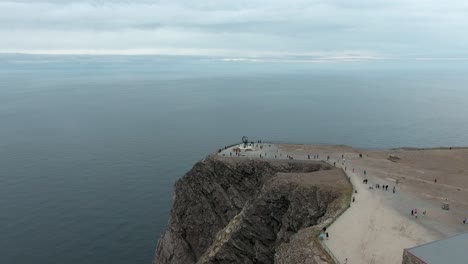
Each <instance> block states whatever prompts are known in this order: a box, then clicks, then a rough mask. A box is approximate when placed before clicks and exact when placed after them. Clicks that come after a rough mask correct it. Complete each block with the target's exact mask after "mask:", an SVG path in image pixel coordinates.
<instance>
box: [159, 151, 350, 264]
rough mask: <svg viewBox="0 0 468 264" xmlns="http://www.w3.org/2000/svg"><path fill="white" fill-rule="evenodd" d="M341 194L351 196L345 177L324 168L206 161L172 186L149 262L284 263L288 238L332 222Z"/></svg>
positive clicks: (291, 163)
mask: <svg viewBox="0 0 468 264" xmlns="http://www.w3.org/2000/svg"><path fill="white" fill-rule="evenodd" d="M348 189H349V190H348ZM344 190H348V192H350V186H349V184H348V183H347V181H346V180H345V176H344V175H343V173H342V172H341V171H339V170H337V169H332V168H331V167H329V166H328V165H326V164H324V163H318V162H310V161H309V162H299V161H275V162H267V161H260V160H248V159H229V158H219V157H211V158H208V159H206V160H204V161H203V162H199V163H197V164H196V165H195V166H194V167H193V168H192V170H191V171H189V172H188V173H187V174H186V175H185V176H184V177H183V178H182V179H180V180H179V181H178V182H177V183H176V188H175V197H174V205H173V208H172V210H171V216H170V221H169V228H168V230H167V231H166V232H165V234H164V235H163V236H162V237H161V239H160V241H159V244H158V247H157V251H156V256H155V260H154V262H155V263H158V264H159V263H160V264H166V263H171V264H178V263H184V264H189V263H274V262H275V255H276V258H277V260H280V259H285V258H282V257H281V252H288V243H289V242H290V239H291V237H292V236H293V235H295V234H296V233H298V232H299V231H300V230H302V229H304V228H307V227H310V226H314V225H317V224H319V223H321V222H323V220H324V219H327V218H330V217H331V216H332V215H333V214H334V212H336V211H337V210H338V209H339V208H341V206H342V204H343V201H345V199H344V198H345V196H346V192H344ZM306 240H307V239H306ZM309 242H310V241H309ZM280 246H281V247H282V249H283V250H282V251H277V249H278V248H279V247H280ZM288 254H289V253H288ZM317 259H322V260H323V259H324V258H323V257H322V258H317ZM277 262H278V263H279V262H280V261H277ZM304 263H305V262H304ZM307 263H309V262H307ZM310 263H321V262H310ZM322 263H326V262H322Z"/></svg>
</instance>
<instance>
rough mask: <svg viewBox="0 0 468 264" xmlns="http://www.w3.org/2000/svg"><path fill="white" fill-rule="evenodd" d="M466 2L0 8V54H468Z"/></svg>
mask: <svg viewBox="0 0 468 264" xmlns="http://www.w3.org/2000/svg"><path fill="white" fill-rule="evenodd" d="M466 14H468V2H467V1H464V0H447V1H439V0H437V1H436V0H412V1H408V0H394V1H383V0H354V1H347V0H328V1H325V0H316V1H313V0H308V1H305V0H289V1H279V0H268V1H267V0H238V1H227V0H197V1H189V0H172V1H166V0H160V1H146V0H140V1H124V0H121V1H118V0H100V1H74V0H63V1H59V0H49V1H43V0H30V1H27V0H22V1H21V0H20V1H12V0H7V1H0V39H1V41H0V52H2V53H34V54H122V55H133V54H137V55H139V54H162V55H203V56H221V57H274V58H282V57H293V58H302V59H306V60H307V59H325V60H349V59H351V60H356V59H364V60H367V59H382V58H387V59H388V58H466V57H468V49H467V48H466V47H468V34H466V32H468V16H467V15H466Z"/></svg>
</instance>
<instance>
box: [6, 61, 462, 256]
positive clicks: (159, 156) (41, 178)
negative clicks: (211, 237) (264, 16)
mask: <svg viewBox="0 0 468 264" xmlns="http://www.w3.org/2000/svg"><path fill="white" fill-rule="evenodd" d="M467 69H468V63H467V62H464V61H459V62H453V61H452V62H442V61H404V60H401V61H398V60H396V61H379V62H346V63H304V62H286V61H283V62H279V61H275V62H268V61H233V60H221V59H216V58H201V57H155V56H153V57H148V56H135V57H126V56H123V57H119V56H103V57H99V56H98V57H92V56H25V55H1V56H0V263H15V264H22V263H68V264H74V263H76V264H78V263H79V264H83V263H99V264H101V263H113V264H119V263H151V260H152V257H153V255H154V249H155V246H156V243H157V240H158V239H159V236H160V235H161V234H162V232H163V230H164V228H165V227H166V224H167V217H168V213H169V210H170V206H171V199H172V192H173V184H174V182H175V181H176V180H177V179H178V178H179V177H181V176H182V175H183V174H184V173H185V172H186V171H187V170H189V169H190V168H191V166H192V165H193V164H194V163H195V162H196V161H198V160H200V159H202V158H203V157H204V156H206V155H207V154H208V153H210V152H212V151H214V150H215V149H217V148H220V147H223V146H224V145H227V144H230V143H234V142H238V141H240V139H241V137H242V136H243V135H246V136H249V137H250V138H252V139H262V140H264V141H268V140H270V141H283V142H298V143H320V144H347V145H352V146H355V147H362V148H390V147H399V146H426V147H431V146H453V145H463V146H468V104H467V102H468V75H467V74H466V73H467Z"/></svg>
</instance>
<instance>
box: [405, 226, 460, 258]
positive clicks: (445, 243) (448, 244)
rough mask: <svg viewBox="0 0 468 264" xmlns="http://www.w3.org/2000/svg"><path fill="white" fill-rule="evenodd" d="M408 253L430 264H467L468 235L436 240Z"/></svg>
mask: <svg viewBox="0 0 468 264" xmlns="http://www.w3.org/2000/svg"><path fill="white" fill-rule="evenodd" d="M407 251H408V252H410V253H411V254H413V255H414V256H416V257H418V258H419V259H421V260H423V261H424V262H426V263H428V264H446V263H450V264H467V263H468V233H463V234H459V235H455V236H452V237H449V238H446V239H441V240H436V241H433V242H430V243H427V244H424V245H421V246H417V247H414V248H409V249H407Z"/></svg>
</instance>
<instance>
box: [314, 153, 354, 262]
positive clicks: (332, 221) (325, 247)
mask: <svg viewBox="0 0 468 264" xmlns="http://www.w3.org/2000/svg"><path fill="white" fill-rule="evenodd" d="M324 162H325V163H328V164H329V165H331V166H333V164H332V163H331V161H325V160H324ZM341 170H342V171H343V173H344V174H345V176H346V179H347V180H348V182H349V183H350V184H351V186H352V187H353V188H352V192H351V197H352V196H353V193H354V186H353V183H352V182H351V179H350V177H349V176H348V174H347V173H346V171H344V170H343V168H341ZM351 197H349V200H348V201H347V203H346V205H345V207H344V208H343V209H341V211H340V212H339V213H338V214H336V215H335V216H334V217H333V218H332V219H331V220H330V221H329V222H328V223H326V224H325V226H324V227H325V228H328V227H330V226H331V225H332V224H333V223H334V222H335V221H336V219H338V218H339V217H340V216H341V215H342V214H343V213H344V212H346V210H348V209H349V207H351ZM319 235H320V231H319V232H318V234H314V236H313V240H314V241H315V242H316V244H318V245H319V246H320V247H321V248H322V250H323V251H324V252H325V253H326V254H327V255H328V256H329V258H330V259H331V260H332V261H333V262H334V263H335V264H341V261H339V260H338V258H337V257H336V256H335V255H334V254H333V252H332V251H331V250H330V248H328V246H327V245H326V244H325V243H324V242H323V241H322V240H320V239H319V238H318V236H319Z"/></svg>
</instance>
